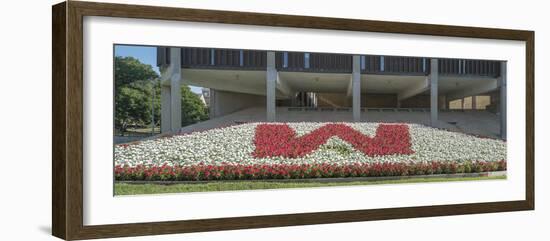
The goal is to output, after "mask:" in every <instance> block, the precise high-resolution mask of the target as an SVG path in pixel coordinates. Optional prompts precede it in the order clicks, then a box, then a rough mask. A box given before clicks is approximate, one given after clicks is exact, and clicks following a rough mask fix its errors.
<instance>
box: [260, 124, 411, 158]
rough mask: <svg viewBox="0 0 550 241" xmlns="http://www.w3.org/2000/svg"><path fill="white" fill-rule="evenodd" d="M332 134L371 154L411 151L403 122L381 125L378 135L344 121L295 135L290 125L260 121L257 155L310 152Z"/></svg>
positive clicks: (297, 155) (291, 155)
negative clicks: (360, 130) (358, 129)
mask: <svg viewBox="0 0 550 241" xmlns="http://www.w3.org/2000/svg"><path fill="white" fill-rule="evenodd" d="M333 136H337V137H339V138H340V139H342V140H344V141H346V142H348V143H350V144H351V145H352V146H353V147H354V148H355V149H356V150H358V151H361V152H363V153H365V155H368V156H382V155H392V154H401V155H406V154H412V153H413V151H412V149H411V138H410V136H409V127H408V126H407V125H403V124H391V125H390V124H380V125H379V126H378V129H377V130H376V136H374V137H369V136H367V135H364V134H362V133H361V132H359V131H357V130H355V129H353V128H351V127H350V126H348V125H345V124H327V125H324V126H322V127H320V128H318V129H316V130H314V131H312V132H311V133H309V134H306V135H303V136H300V137H296V133H295V131H294V130H292V129H291V128H290V127H289V126H288V125H287V124H261V125H258V126H257V127H256V134H255V136H254V144H255V146H256V149H255V150H254V152H253V153H252V155H253V156H254V157H257V158H263V157H273V156H282V157H287V158H296V157H302V156H304V155H307V154H309V153H311V152H313V151H314V150H316V149H317V148H319V146H320V145H322V144H324V143H326V142H327V140H328V139H329V138H331V137H333Z"/></svg>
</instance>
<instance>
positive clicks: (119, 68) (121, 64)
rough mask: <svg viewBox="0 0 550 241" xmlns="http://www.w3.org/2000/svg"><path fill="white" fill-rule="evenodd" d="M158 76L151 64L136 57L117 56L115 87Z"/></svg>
mask: <svg viewBox="0 0 550 241" xmlns="http://www.w3.org/2000/svg"><path fill="white" fill-rule="evenodd" d="M158 77H159V76H158V74H157V72H155V70H153V67H152V66H151V65H148V64H144V63H141V62H140V61H139V60H138V59H136V58H134V57H121V56H116V57H115V88H118V87H120V86H124V85H129V84H131V83H133V82H136V81H145V80H153V79H156V78H158Z"/></svg>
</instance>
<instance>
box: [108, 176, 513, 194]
mask: <svg viewBox="0 0 550 241" xmlns="http://www.w3.org/2000/svg"><path fill="white" fill-rule="evenodd" d="M496 179H506V176H505V175H504V176H490V177H460V178H409V179H399V180H378V181H356V182H327V183H321V182H273V181H272V182H265V181H264V182H263V181H238V182H229V181H221V182H209V183H199V184H173V185H161V184H126V183H115V195H136V194H157V193H185V192H212V191H236V190H255V189H276V188H309V187H331V186H353V185H375V184H399V183H423V182H453V181H478V180H496Z"/></svg>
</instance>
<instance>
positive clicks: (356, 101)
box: [351, 55, 361, 121]
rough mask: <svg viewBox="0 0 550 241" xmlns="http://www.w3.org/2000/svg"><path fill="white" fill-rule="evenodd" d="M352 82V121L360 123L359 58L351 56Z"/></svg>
mask: <svg viewBox="0 0 550 241" xmlns="http://www.w3.org/2000/svg"><path fill="white" fill-rule="evenodd" d="M352 66H353V68H352V73H351V81H352V93H353V96H352V109H353V121H361V56H359V55H354V56H353V65H352Z"/></svg>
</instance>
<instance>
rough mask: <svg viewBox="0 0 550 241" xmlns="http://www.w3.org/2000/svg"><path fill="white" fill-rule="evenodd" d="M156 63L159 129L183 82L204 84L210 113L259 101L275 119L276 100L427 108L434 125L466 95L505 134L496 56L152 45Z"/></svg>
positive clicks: (279, 103)
mask: <svg viewBox="0 0 550 241" xmlns="http://www.w3.org/2000/svg"><path fill="white" fill-rule="evenodd" d="M157 65H158V66H159V67H160V69H161V73H162V83H163V84H162V86H163V91H162V94H163V101H162V103H163V105H162V109H163V110H162V122H163V125H162V126H163V131H175V130H177V129H178V128H180V127H181V126H178V124H177V123H178V120H177V119H178V115H179V116H181V113H178V109H180V112H181V106H180V107H178V103H177V102H178V101H177V98H178V96H177V95H178V94H177V91H174V90H173V89H174V87H176V88H178V86H179V85H180V84H188V85H194V86H201V87H204V88H208V89H209V100H208V104H209V108H210V115H211V118H217V117H220V116H223V115H226V114H228V113H232V112H234V111H237V110H240V109H244V108H250V107H254V106H264V107H265V109H266V121H277V107H288V108H290V109H292V108H294V109H297V108H298V109H299V108H309V109H312V110H322V109H330V108H334V109H340V110H349V112H350V115H352V116H353V120H354V121H360V120H361V115H368V112H369V110H374V109H384V108H392V109H413V110H425V111H429V112H430V113H431V114H430V119H431V123H432V125H434V126H437V120H438V112H439V111H447V110H449V109H453V108H454V109H457V108H456V107H454V106H456V104H455V103H456V102H457V100H460V102H461V105H462V106H464V105H465V103H467V101H466V100H468V101H469V102H468V103H470V104H469V105H470V108H471V109H485V108H487V109H490V110H493V111H494V112H497V113H499V115H500V118H501V121H500V123H501V136H502V137H503V138H505V135H506V133H505V129H506V117H505V112H506V63H505V62H502V61H493V60H472V59H448V58H428V57H405V56H383V55H349V54H332V53H309V52H285V51H261V50H239V49H214V48H165V47H159V48H158V49H157ZM477 96H483V98H481V97H477ZM477 99H479V100H480V101H479V104H478V103H477V102H476V100H477ZM483 103H485V104H483ZM480 104H481V105H480ZM180 105H181V104H180ZM451 106H453V108H451ZM462 109H465V108H464V107H463V108H462ZM165 119H166V120H165Z"/></svg>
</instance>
